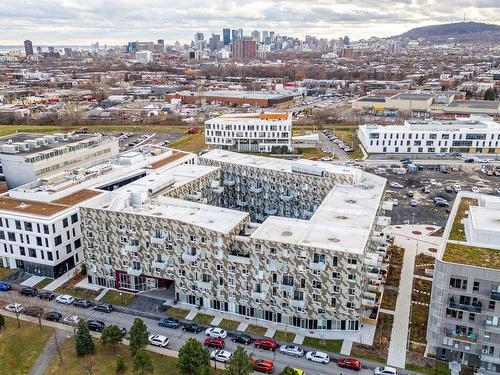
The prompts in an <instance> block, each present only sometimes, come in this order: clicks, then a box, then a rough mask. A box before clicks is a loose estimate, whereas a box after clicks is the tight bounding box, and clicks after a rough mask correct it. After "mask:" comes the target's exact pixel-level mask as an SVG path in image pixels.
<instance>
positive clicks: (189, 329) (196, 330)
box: [182, 323, 204, 333]
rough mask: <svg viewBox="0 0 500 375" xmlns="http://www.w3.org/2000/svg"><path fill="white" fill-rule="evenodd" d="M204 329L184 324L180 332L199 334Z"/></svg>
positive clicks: (191, 324) (197, 325) (193, 324)
mask: <svg viewBox="0 0 500 375" xmlns="http://www.w3.org/2000/svg"><path fill="white" fill-rule="evenodd" d="M203 329H204V327H203V326H200V325H199V324H196V323H186V324H184V325H183V326H182V330H183V331H186V332H193V333H200V332H201V331H203Z"/></svg>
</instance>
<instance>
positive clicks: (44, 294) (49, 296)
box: [38, 292, 56, 301]
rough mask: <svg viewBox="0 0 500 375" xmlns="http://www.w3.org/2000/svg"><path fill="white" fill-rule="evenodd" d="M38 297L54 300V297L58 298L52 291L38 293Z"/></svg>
mask: <svg viewBox="0 0 500 375" xmlns="http://www.w3.org/2000/svg"><path fill="white" fill-rule="evenodd" d="M38 298H40V299H46V300H48V301H52V300H53V299H54V298H56V296H55V295H54V293H51V292H41V293H38Z"/></svg>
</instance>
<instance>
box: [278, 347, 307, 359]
mask: <svg viewBox="0 0 500 375" xmlns="http://www.w3.org/2000/svg"><path fill="white" fill-rule="evenodd" d="M280 353H282V354H285V355H290V356H292V357H302V356H303V355H304V349H302V348H301V347H300V346H297V345H281V346H280Z"/></svg>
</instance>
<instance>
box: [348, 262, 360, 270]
mask: <svg viewBox="0 0 500 375" xmlns="http://www.w3.org/2000/svg"><path fill="white" fill-rule="evenodd" d="M346 268H347V269H348V270H357V269H358V265H357V264H350V263H348V264H347V265H346Z"/></svg>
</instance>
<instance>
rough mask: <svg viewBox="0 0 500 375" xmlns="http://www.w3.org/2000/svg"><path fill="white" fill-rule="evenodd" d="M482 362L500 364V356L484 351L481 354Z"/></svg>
mask: <svg viewBox="0 0 500 375" xmlns="http://www.w3.org/2000/svg"><path fill="white" fill-rule="evenodd" d="M481 362H488V363H493V364H495V365H500V357H498V356H495V355H491V354H486V353H483V354H481Z"/></svg>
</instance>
